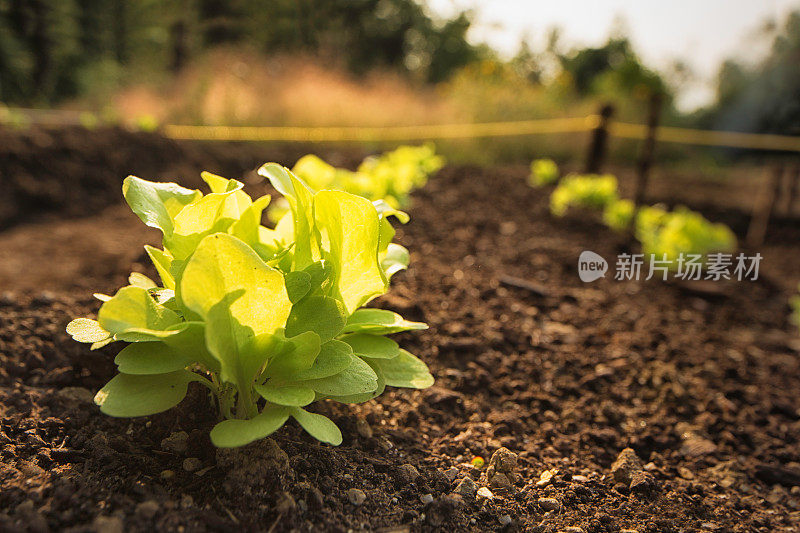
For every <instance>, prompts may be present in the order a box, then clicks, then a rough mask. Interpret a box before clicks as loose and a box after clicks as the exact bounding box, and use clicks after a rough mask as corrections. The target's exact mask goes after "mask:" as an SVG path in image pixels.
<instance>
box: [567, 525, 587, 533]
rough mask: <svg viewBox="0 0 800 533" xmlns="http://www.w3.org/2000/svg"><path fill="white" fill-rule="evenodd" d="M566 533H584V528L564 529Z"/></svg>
mask: <svg viewBox="0 0 800 533" xmlns="http://www.w3.org/2000/svg"><path fill="white" fill-rule="evenodd" d="M564 533H584V531H583V528H582V527H578V526H569V527H565V528H564Z"/></svg>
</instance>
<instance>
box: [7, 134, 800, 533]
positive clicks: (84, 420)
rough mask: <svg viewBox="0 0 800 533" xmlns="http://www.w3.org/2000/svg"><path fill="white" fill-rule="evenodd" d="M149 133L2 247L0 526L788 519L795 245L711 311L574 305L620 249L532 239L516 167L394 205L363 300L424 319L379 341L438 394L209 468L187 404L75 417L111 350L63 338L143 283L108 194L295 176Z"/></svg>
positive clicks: (628, 297)
mask: <svg viewBox="0 0 800 533" xmlns="http://www.w3.org/2000/svg"><path fill="white" fill-rule="evenodd" d="M3 135H6V136H8V135H11V134H7V133H6V134H3ZM118 135H119V137H118V140H117V143H119V144H120V145H123V144H125V143H124V141H125V140H126V139H128V140H130V139H129V138H128V137H127V135H128V134H124V133H119V134H118ZM146 138H147V139H148V141H147V142H148V143H150V144H147V143H145V146H146V149H147V150H150V151H151V152H150V153H151V157H153V158H154V159H153V161H152V163H151V165H152V166H146V168H145V167H136V168H131V169H129V170H122V169H121V168H118V166H119V165H116V166H113V167H109V168H104V169H103V170H102V176H101V177H99V178H98V179H99V180H100V182H102V183H105V184H106V185H107V189H108V191H109V192H108V195H107V196H105V197H103V198H107V199H104V200H102V201H100V200H97V203H94V202H84V203H83V204H80V202H81V198H83V196H81V195H82V194H84V193H85V192H87V191H88V190H91V187H89V188H88V189H78V190H77V192H75V189H70V192H69V193H68V194H69V195H74V196H70V198H73V200H70V202H77V204H73V203H62V204H54V205H53V206H51V207H49V208H46V209H45V208H42V209H41V210H40V211H39V212H36V211H33V212H31V213H28V212H25V213H23V214H24V216H23V215H22V214H20V215H18V216H13V217H8V218H7V219H6V221H7V222H5V225H6V226H9V229H7V230H6V231H4V232H2V233H0V442H2V444H3V448H2V461H1V464H2V466H0V468H2V471H0V530H4V531H5V530H8V531H14V530H20V531H25V530H31V531H47V530H48V529H49V530H61V529H70V528H72V529H73V530H76V531H84V530H97V531H104V532H106V531H107V532H111V531H119V530H122V529H124V530H125V531H143V530H153V528H157V530H165V529H166V530H175V529H178V528H180V527H183V528H185V530H187V531H204V530H209V531H224V530H227V531H230V530H255V531H270V530H271V531H288V530H292V529H300V530H327V531H339V530H340V531H347V530H349V529H353V530H380V529H381V528H387V530H392V531H403V530H404V528H407V529H410V530H434V529H439V528H447V529H450V530H453V531H463V530H475V531H486V530H500V529H503V528H508V529H509V530H514V529H520V530H528V531H552V532H556V531H578V530H577V529H569V528H581V530H582V531H584V532H586V533H589V532H604V531H609V532H612V531H620V530H625V529H628V530H637V531H639V532H640V533H644V532H656V531H659V532H660V531H663V532H669V531H704V530H705V531H792V530H793V528H795V527H796V526H797V524H798V522H800V492H798V491H800V489H798V488H796V487H798V486H800V450H798V446H797V443H798V439H800V400H799V399H798V396H797V393H796V391H797V390H798V389H800V363H799V362H798V355H799V354H798V351H800V345H799V344H798V335H797V332H796V330H795V329H793V328H792V326H790V325H789V323H788V321H787V316H788V306H787V303H786V301H787V299H788V297H789V295H790V292H789V291H790V290H791V289H792V288H793V287H796V286H797V282H798V280H799V278H800V272H797V268H796V258H797V257H798V253H800V245H799V244H798V242H800V241H798V233H800V231H799V230H798V228H796V227H793V226H791V225H789V226H787V227H784V228H782V231H781V232H780V233H779V234H778V236H779V238H780V239H779V240H775V238H773V240H772V241H771V242H769V243H768V245H767V246H766V247H765V249H764V250H763V251H762V254H763V255H764V256H765V257H764V260H763V263H762V265H763V267H762V268H763V270H762V275H761V278H760V279H759V281H756V282H741V283H735V282H731V284H730V286H728V287H726V290H725V291H720V293H718V294H706V295H702V294H701V295H698V294H695V293H690V292H686V291H685V290H683V289H681V288H680V287H677V286H673V285H668V284H664V283H659V282H655V281H649V282H645V281H639V282H616V281H613V280H612V279H605V280H600V281H597V282H595V283H592V284H583V283H581V281H580V280H579V279H578V276H577V268H576V266H577V257H578V255H579V254H580V252H581V251H583V250H587V249H588V250H593V251H595V252H597V253H599V254H600V255H602V256H604V257H606V258H607V259H611V258H613V257H614V256H616V254H617V253H618V252H619V251H621V250H623V249H625V247H626V245H625V243H624V242H623V241H622V240H621V239H620V238H619V237H617V236H616V235H614V234H613V233H611V232H610V231H609V230H608V229H606V228H605V227H603V226H602V225H600V224H599V223H597V222H596V221H592V220H582V219H578V218H575V217H573V218H570V217H567V218H566V219H563V220H555V219H553V218H552V217H551V216H550V215H549V214H548V208H547V206H548V202H547V200H548V198H547V194H546V193H545V192H543V191H542V190H534V189H531V188H529V187H528V186H527V185H526V184H525V180H524V177H525V173H526V171H525V169H524V168H519V169H516V168H512V169H504V168H500V169H493V170H485V169H478V168H466V167H447V168H445V169H443V170H442V171H441V172H440V173H439V175H438V176H437V177H435V178H434V179H432V180H431V182H430V184H429V185H428V186H427V187H426V188H425V189H423V190H421V191H418V192H417V193H415V195H414V199H413V205H412V206H411V208H410V209H409V212H410V214H411V216H412V221H411V222H410V223H409V224H408V225H407V226H405V227H402V228H400V229H399V231H398V238H397V241H398V242H399V243H401V244H403V245H404V246H406V247H408V248H409V249H410V250H411V252H412V262H411V268H410V270H408V271H407V272H403V273H400V274H398V275H397V276H396V277H395V278H394V279H393V282H392V285H393V287H392V290H391V291H390V293H389V294H388V295H386V296H385V297H382V298H380V299H379V300H377V301H376V302H375V305H377V306H380V307H384V308H388V309H392V310H395V311H398V312H400V313H401V314H402V315H403V316H405V317H406V318H408V319H410V320H422V321H425V322H428V323H429V324H430V326H431V327H430V329H429V330H427V331H425V332H421V333H420V332H416V333H413V334H403V335H402V343H401V344H402V345H403V346H404V347H406V348H407V349H409V350H410V351H411V352H413V353H415V354H417V355H418V356H420V357H421V358H422V359H423V360H424V361H425V362H426V363H428V365H429V366H430V368H431V371H432V372H433V374H434V375H435V377H436V380H437V381H436V384H435V385H434V386H433V387H432V388H430V389H427V390H423V391H417V392H408V391H398V392H396V393H395V392H388V393H387V394H385V395H384V396H382V397H381V398H380V399H378V400H376V401H371V402H368V403H365V404H361V405H355V406H345V405H339V404H327V403H323V404H321V405H320V406H319V410H320V412H323V413H324V414H326V415H328V416H330V417H331V418H332V419H333V420H334V421H335V422H336V423H337V424H338V425H339V427H341V428H342V433H343V435H344V443H343V444H342V445H341V446H339V447H331V446H327V445H323V444H320V443H318V442H316V441H314V440H313V439H312V438H310V437H309V436H308V435H306V434H305V433H303V432H302V431H301V430H300V429H299V427H298V426H297V425H296V424H294V423H289V424H287V426H286V427H285V428H283V429H281V430H280V431H278V432H277V433H276V434H275V435H273V438H271V439H269V440H266V441H262V442H259V443H255V444H252V445H250V446H248V447H247V448H244V449H242V450H239V451H233V452H231V451H223V452H220V451H218V450H217V449H215V448H214V447H213V446H212V445H211V442H210V440H209V438H208V430H209V429H210V428H211V427H212V426H213V424H214V423H215V419H214V418H213V417H214V409H212V408H211V407H210V406H209V405H208V402H207V398H206V396H205V395H204V393H203V391H202V390H200V388H199V387H196V388H193V389H191V393H190V396H189V398H187V399H186V400H185V401H184V402H183V403H181V404H180V406H179V407H178V408H176V409H173V410H171V411H168V412H166V413H163V414H161V415H157V416H154V417H148V418H143V419H114V418H110V417H107V416H105V415H102V414H100V412H99V410H98V409H97V407H95V406H94V405H93V404H92V402H91V398H92V395H93V393H94V392H95V391H96V390H97V389H98V388H99V387H100V386H101V385H102V384H103V383H104V382H105V381H106V380H107V379H108V378H109V377H110V376H111V375H113V372H114V365H113V363H112V360H113V356H114V354H115V353H116V351H118V350H119V347H115V346H113V345H112V346H108V347H106V348H103V349H101V350H99V351H96V352H89V351H88V350H87V348H86V346H85V345H80V344H77V343H75V342H74V341H72V340H71V339H69V337H68V336H67V335H66V333H64V327H65V325H66V323H67V322H68V321H69V320H70V319H71V318H72V317H75V316H87V315H91V314H92V313H93V312H96V310H97V308H98V307H99V302H97V301H94V300H93V299H91V298H90V297H89V294H90V289H89V288H91V290H101V291H105V292H110V291H113V290H114V288H115V287H117V286H119V285H120V284H121V283H122V282H123V280H124V279H125V277H126V276H127V274H128V273H129V270H130V268H131V265H132V264H133V265H136V264H138V265H140V267H137V266H134V269H135V270H137V269H138V270H140V271H144V272H145V273H147V274H148V275H155V273H154V272H152V271H150V270H148V268H149V267H147V266H145V265H146V260H145V257H144V256H143V251H142V248H141V245H142V244H144V243H145V242H153V241H156V240H157V238H158V235H157V233H156V232H154V231H152V230H147V229H142V226H141V223H140V222H139V220H138V219H137V218H136V217H135V216H134V215H132V214H129V213H126V212H125V208H123V207H122V206H120V205H119V192H118V191H119V188H118V187H119V183H120V182H121V179H122V178H123V177H124V175H125V174H127V173H134V172H139V173H140V175H141V176H142V177H144V178H155V177H165V178H170V179H174V178H175V177H177V176H176V175H175V174H176V173H178V171H179V170H180V173H183V175H184V176H188V173H189V172H193V173H194V175H197V171H199V169H200V166H202V165H205V166H206V167H209V168H210V169H211V170H218V171H223V172H224V171H226V170H227V172H228V177H236V173H235V172H234V171H233V167H234V166H235V165H237V164H238V165H240V167H239V168H240V173H241V172H242V171H244V170H249V169H250V168H252V167H254V166H255V165H256V164H258V163H261V162H263V161H265V160H272V159H278V160H280V161H282V162H287V163H290V162H292V159H293V158H294V153H291V154H289V153H282V152H280V151H278V152H271V151H270V149H269V148H259V147H255V146H251V147H248V146H244V145H238V146H236V147H235V148H233V149H232V150H233V152H231V151H225V150H223V149H221V148H219V147H217V148H215V149H214V150H205V149H202V148H201V147H197V146H195V145H183V144H174V143H167V142H166V141H163V143H164V145H166V146H168V147H169V149H168V153H167V152H165V153H163V154H162V153H161V152H158V150H160V148H159V147H160V146H162V144H161V141H159V140H158V138H157V137H155V136H146ZM20 142H21V141H20ZM53 142H56V143H59V142H64V141H63V139H61V140H59V139H56V140H55V141H53ZM97 142H98V143H99V142H100V140H99V139H98V140H97ZM48 146H49V147H47V148H42V150H44V152H42V153H40V154H39V155H38V156H37V155H36V154H35V153H32V154H31V155H30V160H31V161H35V160H41V158H42V157H45V156H46V155H47V154H50V153H52V152H51V150H52V149H53V148H52V145H48ZM86 146H87V147H86V148H85V149H83V148H80V147H79V148H77V149H76V152H68V153H69V154H71V155H68V156H65V157H67V159H68V160H73V159H76V158H77V159H76V160H80V161H85V163H82V164H85V165H87V166H88V165H89V164H90V163H89V162H90V161H91V157H88V156H87V157H86V158H85V159H80V157H84V156H79V155H76V154H84V155H85V154H87V153H89V152H87V150H89V151H90V150H95V149H96V148H92V146H94V145H93V144H91V143H90V144H87V145H86ZM107 149H109V150H110V149H112V147H111V146H107ZM153 150H155V151H156V153H155V154H153V153H152V151H153ZM301 153H302V152H301ZM131 154H132V155H131V157H132V158H133V160H140V161H141V160H143V159H139V158H138V157H137V154H138V152H137V151H136V150H135V149H133V148H131ZM187 154H195V155H196V158H190V157H189V156H187ZM231 154H237V155H236V157H233V156H232V155H231ZM162 155H163V156H164V157H162ZM166 155H169V157H170V158H172V159H165V157H166ZM297 155H300V154H297ZM3 157H7V156H6V155H4V156H3ZM142 157H144V156H142ZM183 157H186V159H181V158H183ZM338 157H340V160H341V161H343V162H346V161H347V158H346V156H343V155H339V156H338ZM176 158H177V159H176ZM226 158H227V159H226ZM126 161H128V160H123V161H122V162H121V163H120V165H125V163H126ZM165 161H169V162H168V163H164V162H165ZM162 163H164V164H165V166H164V167H159V165H161V164H162ZM20 165H22V163H20ZM214 165H216V166H214ZM23 166H24V168H26V169H28V170H26V171H25V172H27V173H28V174H27V175H25V176H22V175H19V169H20V168H23ZM23 166H19V167H16V168H17V169H16V170H14V169H13V168H12V167H11V166H10V165H8V162H6V166H5V167H4V169H5V170H4V176H3V178H4V179H6V180H8V179H10V178H13V179H23V180H31V181H32V183H31V184H29V185H30V186H31V187H32V190H35V189H36V187H38V186H43V185H41V183H42V180H46V179H50V178H49V177H48V176H49V174H50V171H49V170H47V168H49V167H44V166H42V167H36V166H31V164H27V163H26V164H25V165H23ZM132 166H134V167H135V165H132ZM165 168H171V169H172V170H167V171H165V170H164V169H165ZM39 170H41V172H43V173H44V172H45V171H47V172H46V174H47V175H39V174H37V172H39ZM12 172H16V174H14V175H13V176H12V175H10V173H12ZM76 172H77V171H76ZM87 172H88V170H87ZM146 172H148V173H146ZM74 175H75V172H72V173H71V174H70V176H74ZM70 176H66V177H64V178H63V179H71V178H70ZM37 184H38V185H37ZM94 186H95V185H92V187H94ZM64 187H67V185H64ZM104 187H105V186H104ZM248 187H250V188H251V189H252V190H254V191H258V189H259V188H263V187H265V186H264V185H263V184H262V183H258V182H256V181H255V179H253V180H251V181H250V183H249V184H248ZM67 188H69V187H67ZM102 190H106V189H105V188H103V189H102ZM112 190H115V191H117V192H115V193H114V194H115V195H116V196H115V197H114V198H116V199H112V195H111V191H112ZM258 192H261V191H258ZM26 205H27V204H26ZM37 205H39V204H37ZM59 205H61V206H62V207H59ZM106 206H108V207H106ZM62 215H63V216H62ZM12 222H13V227H10V226H12ZM23 258H27V259H23ZM610 262H611V261H610ZM612 269H613V267H612ZM793 276H794V277H793ZM193 387H194V386H193ZM182 431H183V432H185V435H184V434H182V433H180V432H182ZM501 447H505V448H507V449H508V450H510V451H511V452H513V453H515V454H517V455H518V460H517V466H516V469H515V474H516V480H515V482H514V483H513V485H512V486H510V487H505V488H501V487H499V486H494V487H490V490H491V492H492V493H493V496H492V497H491V498H487V497H485V496H486V493H485V491H481V494H482V496H475V495H474V494H472V492H471V491H469V490H468V489H469V486H468V485H469V483H468V482H467V483H462V481H463V479H464V478H465V477H471V478H472V479H474V481H475V484H476V485H477V487H483V486H485V485H487V482H486V468H476V467H474V466H472V464H471V461H472V459H473V458H474V457H476V456H480V457H483V458H485V459H486V463H487V464H488V463H489V458H490V457H491V456H492V455H493V453H494V452H495V451H497V450H498V449H499V448H501ZM626 447H630V448H632V449H633V450H634V451H635V454H636V455H637V456H638V458H639V459H640V461H641V465H638V466H637V465H635V464H634V465H633V466H632V469H631V471H630V472H629V476H628V477H631V478H632V479H628V478H627V477H626V476H625V474H624V473H622V472H620V471H619V469H617V472H616V475H615V474H612V464H613V463H614V462H615V459H617V457H618V455H619V454H620V452H622V451H623V449H625V448H626ZM408 465H410V466H408ZM411 467H413V468H411ZM548 470H549V471H550V472H551V473H552V474H553V475H552V477H551V478H550V479H549V481H547V480H542V478H541V477H540V476H541V474H542V473H543V472H544V471H548ZM554 470H557V472H554ZM545 477H547V476H545ZM459 486H460V488H459ZM456 490H458V491H459V492H462V493H463V494H460V495H458V496H453V495H452V493H453V492H454V491H456ZM362 495H363V496H365V498H364V499H363V501H361V496H362ZM359 502H360V503H359ZM120 528H122V529H120Z"/></svg>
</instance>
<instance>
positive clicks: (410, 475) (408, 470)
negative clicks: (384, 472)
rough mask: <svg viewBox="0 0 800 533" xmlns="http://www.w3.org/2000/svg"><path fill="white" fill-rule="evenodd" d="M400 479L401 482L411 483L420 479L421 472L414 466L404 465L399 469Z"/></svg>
mask: <svg viewBox="0 0 800 533" xmlns="http://www.w3.org/2000/svg"><path fill="white" fill-rule="evenodd" d="M397 474H398V477H399V478H400V480H401V481H404V482H406V483H410V482H412V481H414V480H416V479H417V478H418V477H419V471H418V470H417V468H416V467H415V466H414V465H410V464H404V465H400V466H399V467H398V469H397Z"/></svg>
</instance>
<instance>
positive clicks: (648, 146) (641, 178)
mask: <svg viewBox="0 0 800 533" xmlns="http://www.w3.org/2000/svg"><path fill="white" fill-rule="evenodd" d="M661 102H662V97H661V93H658V92H655V93H653V94H652V95H651V96H650V105H649V108H648V113H647V137H645V139H644V143H643V144H642V151H641V153H640V155H639V162H638V165H637V168H636V188H635V189H634V193H633V203H634V205H635V206H636V208H637V209H638V208H639V206H641V205H642V204H643V203H644V196H645V193H646V192H647V179H648V177H649V175H650V167H652V166H653V156H654V155H655V149H656V131H657V130H658V120H659V118H660V117H661Z"/></svg>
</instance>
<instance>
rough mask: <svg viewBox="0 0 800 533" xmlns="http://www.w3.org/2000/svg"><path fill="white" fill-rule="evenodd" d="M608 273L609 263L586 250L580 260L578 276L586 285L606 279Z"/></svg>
mask: <svg viewBox="0 0 800 533" xmlns="http://www.w3.org/2000/svg"><path fill="white" fill-rule="evenodd" d="M607 271H608V262H606V260H605V259H603V258H602V257H601V256H600V255H598V254H596V253H594V252H590V251H589V250H585V251H583V252H581V255H580V257H579V258H578V276H580V278H581V281H583V282H585V283H589V282H592V281H594V280H596V279H600V278H604V277H605V276H606V272H607Z"/></svg>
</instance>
